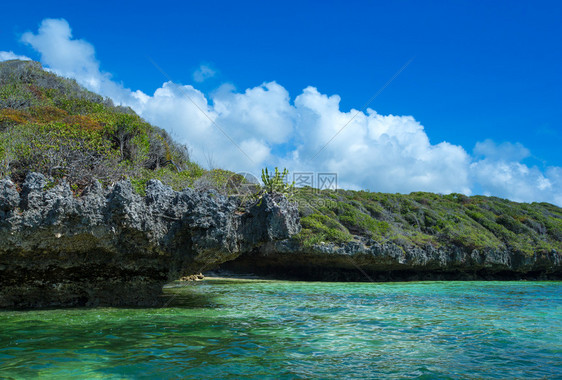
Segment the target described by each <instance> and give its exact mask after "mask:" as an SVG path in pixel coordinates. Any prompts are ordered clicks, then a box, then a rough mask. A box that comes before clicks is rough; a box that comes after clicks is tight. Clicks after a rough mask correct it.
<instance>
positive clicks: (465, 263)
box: [221, 237, 562, 281]
mask: <svg viewBox="0 0 562 380" xmlns="http://www.w3.org/2000/svg"><path fill="white" fill-rule="evenodd" d="M221 270H226V271H229V272H235V273H245V274H247V273H252V274H257V275H265V276H272V277H275V278H283V279H298V280H323V281H395V280H398V281H404V280H409V281H412V280H516V279H538V280H546V279H553V280H554V279H557V280H560V279H562V255H561V254H560V253H558V252H555V251H552V252H550V253H546V254H539V253H535V254H533V255H524V254H522V253H518V252H513V251H510V250H494V249H489V250H482V251H478V250H473V251H467V250H463V249H462V248H459V247H455V246H450V247H445V248H439V249H436V248H434V247H432V246H426V247H423V248H421V247H409V248H404V247H401V246H399V245H396V244H392V243H386V244H380V243H378V242H376V241H374V240H372V239H369V238H362V237H356V239H355V241H352V242H349V243H347V244H345V245H341V246H338V245H334V244H319V245H314V246H312V247H308V248H307V247H302V246H301V245H300V244H299V243H298V242H297V241H296V240H295V239H287V240H284V241H271V242H269V243H267V244H265V245H262V246H260V247H257V248H255V249H254V250H252V251H251V252H249V253H245V254H243V255H241V256H240V257H239V258H237V259H236V260H234V261H231V262H228V263H225V264H223V265H221Z"/></svg>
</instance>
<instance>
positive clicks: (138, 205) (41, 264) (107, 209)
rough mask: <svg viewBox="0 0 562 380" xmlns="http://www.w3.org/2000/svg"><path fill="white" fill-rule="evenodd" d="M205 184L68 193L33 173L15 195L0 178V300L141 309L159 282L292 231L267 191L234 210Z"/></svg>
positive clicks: (293, 214) (11, 304)
mask: <svg viewBox="0 0 562 380" xmlns="http://www.w3.org/2000/svg"><path fill="white" fill-rule="evenodd" d="M239 206H240V204H239V200H238V199H237V198H234V197H225V196H223V195H220V194H218V193H216V192H213V191H207V192H196V191H193V190H191V189H185V190H183V191H181V192H177V191H174V190H172V189H171V188H169V187H167V186H164V185H162V183H160V182H159V181H156V180H152V181H150V182H149V183H148V184H147V188H146V196H144V197H141V196H139V195H138V194H135V193H134V192H133V188H132V186H131V183H130V182H129V181H121V182H118V183H116V184H115V185H113V186H112V187H110V188H108V189H103V188H102V186H101V185H100V184H99V183H97V182H96V183H94V184H93V185H92V186H90V187H89V188H88V189H87V190H86V191H85V192H84V195H83V196H81V197H75V196H74V195H73V193H72V191H71V189H70V187H69V185H68V184H66V183H62V184H58V185H56V186H54V187H49V186H48V181H47V179H46V178H45V177H44V176H43V175H41V174H37V173H31V174H29V175H28V176H27V178H26V180H25V182H24V184H23V186H22V190H21V193H18V191H17V190H16V188H15V185H14V184H13V183H12V182H11V181H10V180H8V179H4V180H1V181H0V307H3V308H6V307H8V308H21V307H30V308H31V307H53V306H95V305H113V306H124V305H137V306H150V305H156V304H158V302H159V296H160V294H161V290H162V286H163V285H164V284H165V283H166V282H168V281H171V280H176V279H178V278H180V277H181V276H184V275H191V274H195V273H200V272H202V271H204V270H206V269H210V268H213V267H214V266H216V265H218V264H220V263H222V262H225V261H227V260H232V259H234V258H236V257H237V256H238V255H239V254H240V253H241V252H243V251H244V250H251V249H254V248H256V247H258V246H259V245H261V244H263V243H266V242H270V241H273V240H276V239H286V238H288V237H289V236H291V235H292V234H295V233H297V232H298V229H299V228H300V225H299V223H298V212H297V210H296V206H294V205H291V204H289V203H287V202H286V200H284V198H279V199H278V198H275V197H272V196H269V195H266V196H265V197H264V199H263V201H262V202H261V203H260V204H259V205H256V206H254V207H253V208H251V209H250V210H248V211H246V212H240V211H238V210H239Z"/></svg>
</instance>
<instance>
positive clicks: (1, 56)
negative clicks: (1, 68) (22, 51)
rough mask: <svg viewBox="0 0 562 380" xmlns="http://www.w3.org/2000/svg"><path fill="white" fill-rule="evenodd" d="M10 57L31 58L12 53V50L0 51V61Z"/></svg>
mask: <svg viewBox="0 0 562 380" xmlns="http://www.w3.org/2000/svg"><path fill="white" fill-rule="evenodd" d="M12 59H19V60H21V61H31V58H29V57H26V56H25V55H17V54H14V52H13V51H0V62H3V61H11V60H12Z"/></svg>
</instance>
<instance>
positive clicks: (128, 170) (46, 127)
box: [0, 61, 234, 194]
mask: <svg viewBox="0 0 562 380" xmlns="http://www.w3.org/2000/svg"><path fill="white" fill-rule="evenodd" d="M31 171H35V172H40V173H43V174H45V175H47V176H49V177H51V178H53V179H54V180H55V181H58V180H61V179H63V178H64V179H65V180H66V181H67V182H69V183H70V185H71V186H72V188H73V190H75V192H76V193H77V194H79V193H80V191H81V189H83V188H85V187H86V186H87V185H88V184H89V183H91V181H92V180H93V179H94V178H96V179H98V180H100V181H101V182H102V183H103V184H105V185H108V184H111V183H113V182H116V181H118V180H121V179H124V178H129V179H130V180H131V182H132V183H133V186H134V188H135V190H136V191H137V192H139V193H141V194H142V193H144V191H145V185H146V182H148V180H150V179H159V180H161V181H162V182H163V183H165V184H167V185H169V186H171V187H172V188H174V189H176V190H180V189H183V188H185V187H188V186H189V187H194V188H198V189H203V190H206V189H211V188H215V189H218V190H223V191H225V186H226V183H227V180H228V179H229V178H231V177H232V175H233V174H234V173H232V172H229V171H226V170H221V169H215V170H211V171H208V170H204V169H203V168H201V167H200V166H199V165H197V164H196V163H194V162H192V161H191V160H190V159H189V154H188V151H187V149H186V147H185V146H182V145H180V144H178V143H176V142H174V141H173V140H172V139H171V137H170V136H169V135H168V134H167V133H166V132H165V131H164V130H162V129H160V128H158V127H154V126H152V125H150V124H149V123H147V122H146V121H144V120H143V119H141V118H140V117H139V116H138V115H136V114H135V113H134V112H133V111H132V110H131V109H130V108H125V107H120V106H115V105H114V104H113V102H112V101H111V100H110V99H107V98H103V97H101V96H100V95H97V94H95V93H93V92H90V91H88V90H86V89H84V88H82V87H81V86H79V85H78V84H77V83H76V82H75V81H74V80H70V79H66V78H61V77H59V76H57V75H55V74H53V73H50V72H47V71H45V70H43V69H42V67H41V65H40V64H39V63H37V62H31V61H7V62H1V63H0V178H2V177H5V176H10V177H11V178H12V179H13V180H14V181H15V182H16V183H19V184H21V183H22V182H23V180H24V179H25V176H26V174H27V173H28V172H31Z"/></svg>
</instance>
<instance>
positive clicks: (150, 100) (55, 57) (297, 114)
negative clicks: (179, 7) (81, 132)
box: [0, 19, 562, 204]
mask: <svg viewBox="0 0 562 380" xmlns="http://www.w3.org/2000/svg"><path fill="white" fill-rule="evenodd" d="M22 41H24V42H25V43H27V44H29V45H30V46H32V47H33V48H34V49H35V50H37V51H38V52H39V53H40V55H41V61H42V63H43V64H45V65H46V66H47V67H48V68H50V70H52V71H54V72H56V73H58V74H60V75H63V76H67V77H72V78H75V79H76V80H77V81H78V82H79V83H80V84H82V85H84V86H85V87H87V88H88V89H90V90H93V91H96V92H98V93H100V94H102V95H104V96H108V97H111V98H112V99H113V100H114V101H115V102H117V103H119V104H123V105H128V106H130V107H132V108H133V109H134V110H135V111H136V112H137V113H139V114H140V115H141V116H142V117H144V118H145V119H146V120H148V121H150V122H151V123H153V124H155V125H158V126H160V127H163V128H165V129H166V130H168V131H169V132H170V133H171V134H172V136H173V137H174V138H176V139H178V140H179V141H180V142H183V143H185V144H186V145H188V146H189V147H190V149H191V151H192V157H194V158H195V160H197V161H199V162H200V163H203V164H204V163H205V162H206V161H207V162H212V164H213V165H214V166H218V167H223V168H226V169H230V170H236V171H249V172H253V173H256V174H257V173H259V169H260V168H261V167H263V166H265V165H267V166H269V167H272V166H280V167H287V168H289V169H290V170H291V171H293V172H298V171H307V172H316V173H318V172H324V173H337V174H338V180H339V187H345V188H351V189H370V190H372V191H385V192H402V193H403V192H410V191H432V192H439V193H450V192H461V193H465V194H471V193H473V192H474V191H475V189H476V190H477V191H478V192H485V193H487V194H492V195H498V196H502V197H507V198H511V199H514V200H518V201H535V200H540V201H548V202H552V203H556V204H562V192H561V190H560V189H561V188H562V168H559V167H550V168H546V169H545V170H541V169H540V168H538V167H536V166H535V167H529V166H527V165H526V164H524V163H523V162H522V160H524V159H525V158H526V157H528V156H529V155H530V152H529V150H528V149H526V148H525V147H524V146H523V145H521V144H518V143H515V144H513V143H503V144H496V143H494V142H493V141H491V140H484V141H482V142H480V143H478V144H476V146H475V147H474V149H473V152H472V154H469V153H467V152H466V151H465V149H464V148H463V147H461V146H459V145H454V144H451V143H448V142H441V143H438V144H431V142H430V141H429V138H428V136H427V133H426V132H425V129H424V127H423V126H422V125H421V124H420V123H419V122H418V121H417V120H416V119H415V118H414V117H413V116H398V115H381V114H379V113H377V112H376V111H375V110H372V109H367V110H366V112H362V111H357V110H354V109H352V110H349V111H347V110H342V109H341V107H340V97H339V96H338V95H327V94H322V93H320V92H319V91H318V89H316V88H314V87H307V88H305V89H304V90H303V91H302V93H301V94H298V96H296V98H294V100H292V98H291V96H290V94H289V93H288V91H287V90H286V89H285V88H284V87H283V86H282V85H280V84H278V83H276V82H266V83H262V84H260V85H257V86H255V87H253V88H248V89H246V90H244V91H238V90H236V89H235V88H234V87H233V86H232V85H228V84H226V85H223V86H221V87H219V88H218V89H217V90H216V91H214V92H213V93H212V94H210V95H205V94H204V93H202V92H201V91H199V90H198V89H196V88H195V87H193V86H190V85H180V84H176V83H173V82H166V83H164V84H163V85H162V86H161V87H160V88H158V89H157V90H156V91H155V92H154V93H153V94H145V93H143V92H141V91H132V90H130V89H127V88H125V87H124V86H122V85H121V84H119V83H115V82H114V81H113V80H112V78H111V75H110V74H108V73H106V72H103V71H102V70H101V69H100V64H99V62H98V61H97V59H96V57H95V50H94V48H93V46H92V45H91V44H89V43H88V42H86V41H84V40H79V39H75V38H73V36H72V31H71V29H70V26H69V25H68V23H67V22H66V21H65V20H54V19H46V20H44V21H43V22H42V23H41V25H40V27H39V30H38V32H37V33H36V34H34V33H31V32H28V33H26V34H24V36H23V37H22ZM10 53H11V52H10ZM0 57H1V55H0ZM212 75H214V70H212V69H211V68H210V67H208V66H205V65H202V66H201V67H200V68H199V69H198V70H197V71H196V72H195V73H194V76H193V78H194V80H195V81H196V82H202V81H204V80H205V79H207V78H209V77H211V76H212Z"/></svg>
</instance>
